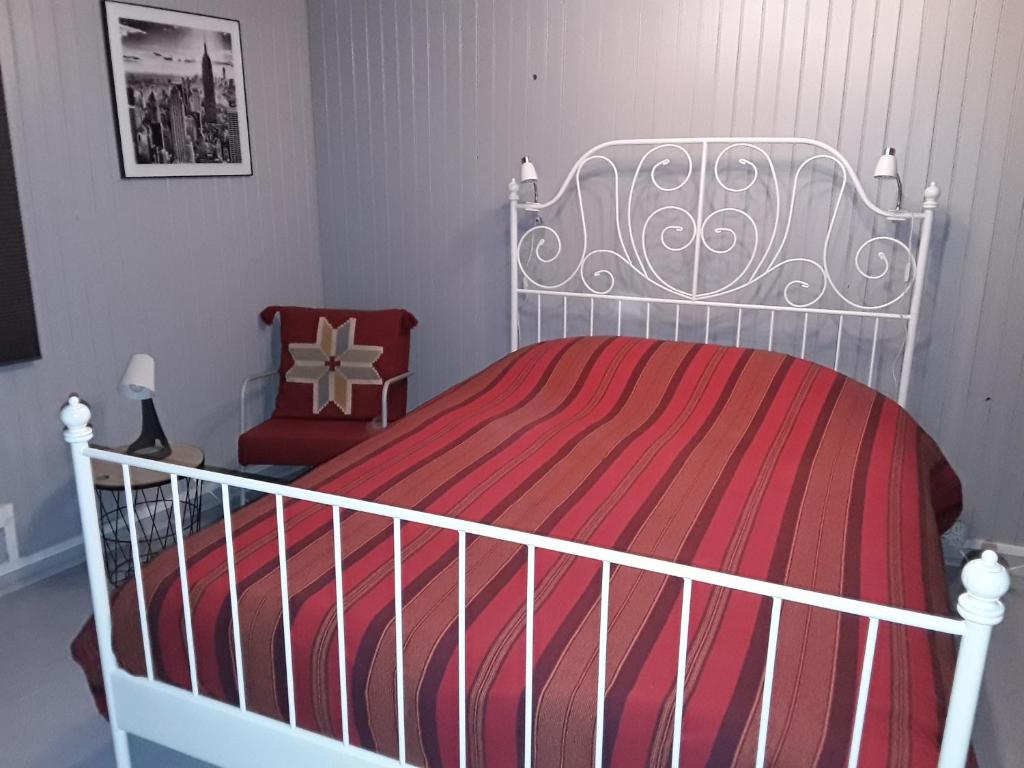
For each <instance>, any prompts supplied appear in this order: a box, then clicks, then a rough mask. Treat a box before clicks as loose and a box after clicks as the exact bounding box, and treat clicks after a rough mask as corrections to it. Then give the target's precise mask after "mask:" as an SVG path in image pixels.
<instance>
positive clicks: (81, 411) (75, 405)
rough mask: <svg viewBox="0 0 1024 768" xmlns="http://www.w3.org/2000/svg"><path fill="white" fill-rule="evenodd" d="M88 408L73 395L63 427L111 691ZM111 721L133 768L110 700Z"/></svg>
mask: <svg viewBox="0 0 1024 768" xmlns="http://www.w3.org/2000/svg"><path fill="white" fill-rule="evenodd" d="M91 416H92V413H91V412H90V411H89V406H87V405H86V404H85V403H83V402H82V401H81V400H80V399H79V398H78V396H77V395H71V397H69V398H68V402H67V405H65V406H64V407H63V408H62V409H61V412H60V420H61V421H62V422H63V423H64V440H65V441H66V442H67V443H68V445H69V446H71V465H72V468H73V470H74V473H75V492H76V494H77V496H78V511H79V514H80V516H81V522H82V545H83V547H84V548H85V566H86V572H87V573H88V575H89V594H90V596H91V597H92V613H93V620H94V621H95V624H96V644H97V646H98V647H99V653H100V669H101V670H102V672H103V687H104V689H105V690H107V691H109V690H111V688H112V686H111V684H110V676H111V673H112V672H113V671H114V670H115V669H117V659H116V658H115V656H114V643H113V628H112V625H111V619H110V597H109V595H108V593H107V573H106V566H105V561H104V559H103V540H102V538H101V537H100V519H99V515H97V513H96V489H95V487H94V486H93V482H92V460H91V459H90V458H89V457H88V456H86V455H85V453H84V450H85V449H86V448H88V447H89V441H90V440H91V439H92V426H91V425H90V424H89V420H90V418H91ZM107 713H108V715H109V717H110V735H111V737H112V738H113V741H114V764H115V765H116V766H117V768H130V766H131V758H130V756H129V754H128V734H127V732H126V731H123V730H121V729H120V728H119V727H118V718H117V701H115V700H114V698H113V697H108V698H107Z"/></svg>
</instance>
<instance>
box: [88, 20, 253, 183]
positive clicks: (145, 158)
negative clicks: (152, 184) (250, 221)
mask: <svg viewBox="0 0 1024 768" xmlns="http://www.w3.org/2000/svg"><path fill="white" fill-rule="evenodd" d="M103 11H104V29H105V32H106V38H107V58H108V62H109V65H110V67H109V69H110V81H111V88H112V92H113V94H112V95H113V102H114V111H115V113H116V117H117V120H116V122H117V126H116V127H117V140H118V149H119V151H120V160H121V175H122V177H123V178H130V179H134V178H167V177H183V176H251V175H252V155H251V153H250V147H249V115H248V108H247V104H246V99H245V72H244V65H243V60H242V38H241V25H240V24H239V22H238V21H236V20H234V19H225V18H220V17H217V16H208V15H205V14H199V13H189V12H185V11H175V10H169V9H166V8H157V7H154V6H148V5H137V4H134V3H123V2H115V1H114V0H104V3H103Z"/></svg>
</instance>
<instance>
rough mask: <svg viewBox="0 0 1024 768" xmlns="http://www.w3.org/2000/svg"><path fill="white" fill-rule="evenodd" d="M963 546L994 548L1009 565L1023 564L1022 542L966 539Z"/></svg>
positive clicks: (1023, 550) (1023, 551) (968, 547)
mask: <svg viewBox="0 0 1024 768" xmlns="http://www.w3.org/2000/svg"><path fill="white" fill-rule="evenodd" d="M965 548H966V549H994V550H995V551H996V552H998V553H999V554H1000V555H1002V556H1003V557H1004V558H1006V560H1007V562H1009V563H1010V566H1011V567H1015V566H1018V565H1024V545H1022V544H1008V543H1007V542H1004V541H991V540H989V539H968V540H967V541H966V543H965ZM1018 573H1019V571H1018Z"/></svg>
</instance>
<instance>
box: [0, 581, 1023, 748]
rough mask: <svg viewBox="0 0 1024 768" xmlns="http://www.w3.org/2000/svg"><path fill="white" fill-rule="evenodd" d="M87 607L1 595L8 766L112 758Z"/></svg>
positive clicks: (1001, 700) (1018, 713)
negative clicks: (88, 649) (80, 643)
mask: <svg viewBox="0 0 1024 768" xmlns="http://www.w3.org/2000/svg"><path fill="white" fill-rule="evenodd" d="M954 580H955V574H953V576H952V578H951V581H954ZM1006 602H1007V621H1006V623H1005V624H1004V625H1003V626H1002V627H1000V628H999V630H998V631H997V632H996V634H995V636H994V638H993V641H992V656H991V660H990V667H989V669H990V672H989V674H988V675H987V677H986V680H985V690H984V693H983V695H982V702H981V706H980V710H979V714H978V724H977V728H976V731H975V748H976V750H977V753H978V759H979V763H980V765H981V766H982V768H996V767H997V766H998V767H999V768H1002V767H1003V766H1019V765H1024V728H1022V727H1021V722H1022V720H1024V717H1022V715H1024V704H1022V703H1021V696H1022V692H1024V578H1021V577H1020V576H1018V577H1015V578H1014V587H1013V590H1012V591H1011V592H1010V594H1009V595H1008V596H1007V601H1006ZM89 613H90V608H89V591H88V586H87V583H86V579H85V571H84V569H83V568H74V569H72V570H70V571H67V572H65V573H62V574H60V575H57V576H54V577H53V578H51V579H48V580H46V581H43V582H40V583H39V584H36V585H33V586H31V587H28V588H27V589H23V590H21V591H20V592H15V593H13V594H10V595H7V596H5V597H3V598H0V693H2V696H0V763H2V764H3V765H4V766H7V768H23V767H24V768H29V767H31V768H35V767H36V766H45V768H99V767H100V766H110V765H113V759H114V758H113V752H112V751H111V747H110V731H109V730H108V728H107V722H106V720H104V719H102V718H101V717H100V716H99V715H98V714H96V710H95V709H94V707H93V704H92V701H91V699H90V697H89V693H88V690H87V689H86V686H85V681H84V679H83V678H82V675H81V672H80V671H79V669H78V667H77V666H76V665H75V664H74V662H73V661H72V660H71V657H70V655H69V653H68V644H69V643H70V641H71V638H72V637H74V635H75V634H76V633H77V632H78V630H79V628H80V627H81V626H82V623H83V622H84V621H85V619H86V617H87V616H88V615H89ZM131 750H132V758H133V762H134V764H135V765H136V766H154V767H156V768H199V766H201V765H203V764H202V763H199V762H197V761H194V760H191V759H189V758H187V757H184V756H182V755H179V754H177V753H174V752H170V751H168V750H166V749H163V748H162V747H159V746H157V745H155V744H151V743H148V742H144V741H141V740H133V741H132V746H131Z"/></svg>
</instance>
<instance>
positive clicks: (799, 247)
mask: <svg viewBox="0 0 1024 768" xmlns="http://www.w3.org/2000/svg"><path fill="white" fill-rule="evenodd" d="M769 149H771V150H772V152H769ZM616 152H619V153H628V152H632V153H633V156H632V158H627V159H626V160H625V161H624V160H623V159H621V158H616V157H615V153H616ZM641 152H642V154H641ZM773 152H774V153H775V154H776V155H777V154H779V153H785V154H786V155H787V157H786V159H787V160H788V170H789V173H788V176H786V177H785V178H780V172H779V168H780V166H779V165H778V164H777V161H776V157H775V156H773ZM636 155H639V157H636ZM627 164H628V166H629V170H627V171H620V167H625V166H626V165H627ZM822 179H826V180H827V182H828V183H827V185H825V187H824V188H822V189H821V190H820V191H819V192H817V193H815V189H814V188H813V187H814V184H820V182H821V181H822ZM599 180H603V181H604V183H605V184H606V185H608V186H606V187H605V189H608V188H610V194H611V199H610V201H609V202H608V204H606V205H604V206H597V210H596V212H595V210H594V208H595V205H596V203H595V202H594V200H592V201H591V202H590V203H589V204H588V202H587V195H588V189H589V188H590V185H594V184H596V183H597V182H598V181H599ZM509 189H510V198H511V202H512V217H511V226H512V233H511V234H512V237H511V248H512V254H511V255H512V281H513V286H512V288H513V290H512V298H513V307H512V313H513V317H512V321H513V346H517V344H518V332H517V329H518V322H519V308H518V304H519V298H520V297H521V296H522V295H524V294H535V295H537V297H538V300H537V307H538V308H537V327H538V331H537V335H538V338H540V336H541V332H540V327H541V316H540V297H541V296H543V295H548V294H550V295H553V296H561V297H562V299H563V303H565V302H567V301H568V300H569V299H573V300H575V299H579V298H588V297H589V298H591V299H594V298H598V299H605V298H613V299H615V300H617V301H619V302H622V301H641V302H645V301H646V302H660V303H670V304H673V303H674V304H677V305H682V306H691V305H700V306H706V307H712V306H713V307H724V308H730V307H731V308H735V309H737V310H739V311H740V313H741V314H740V318H742V311H743V310H744V309H754V310H769V311H771V312H772V321H773V322H774V317H775V312H776V311H790V312H791V311H797V312H804V313H806V314H805V317H806V316H807V315H814V314H829V315H838V316H840V320H839V322H840V323H841V322H842V317H843V316H850V315H852V316H856V317H875V318H876V320H877V319H879V318H881V319H887V320H900V321H903V322H904V323H905V324H906V326H907V340H906V347H905V349H906V351H905V353H904V354H903V360H902V372H901V380H900V382H899V390H900V399H901V402H904V401H905V397H906V383H907V382H906V380H907V379H908V378H909V370H910V362H911V359H912V355H913V340H914V334H915V332H916V325H917V314H918V312H919V309H920V286H921V284H922V281H921V280H920V279H919V275H920V273H921V271H922V270H923V268H924V260H925V258H926V255H927V247H928V241H929V236H930V229H931V219H932V212H933V210H934V208H935V207H936V202H937V198H938V189H937V188H935V187H934V185H932V186H930V187H929V189H928V190H927V192H926V195H925V201H924V210H923V212H920V213H918V212H906V211H885V210H883V209H882V208H880V207H879V206H878V205H876V204H875V203H874V202H872V201H871V200H870V199H869V198H868V196H867V194H866V193H865V191H864V187H863V185H862V184H861V182H860V180H859V178H858V177H857V174H856V173H855V172H854V169H853V167H852V166H851V164H850V162H849V161H848V160H847V159H846V158H845V157H843V155H841V154H840V153H839V152H838V151H837V150H836V149H834V148H832V147H830V146H828V145H827V144H823V143H822V142H818V141H816V140H813V139H802V138H693V139H652V140H635V139H634V140H622V141H610V142H605V143H604V144H600V145H598V146H597V147H594V148H593V149H591V150H589V151H588V152H586V153H584V154H583V155H582V156H581V157H580V158H579V159H578V160H577V161H576V163H575V164H574V165H573V167H572V169H571V170H570V172H569V174H568V175H567V176H566V178H565V180H564V181H563V182H562V185H561V187H560V189H559V190H558V192H557V193H556V194H555V195H554V196H553V197H552V198H551V199H550V200H548V201H547V202H539V203H520V202H519V198H518V187H517V185H515V183H514V182H513V184H510V187H509ZM806 190H810V191H806ZM851 193H852V203H853V206H850V202H851V200H850V197H851ZM801 194H803V195H804V197H803V198H801ZM573 197H574V198H575V201H574V202H575V204H574V205H573V202H572V201H571V198H573ZM595 199H596V198H595ZM652 199H653V201H654V202H651V200H652ZM566 206H569V207H568V208H567V207H566ZM844 206H850V207H852V208H856V209H858V210H854V211H853V212H849V208H844ZM811 210H813V211H815V212H819V213H820V214H821V215H820V216H818V218H817V220H814V221H809V220H810V219H813V218H814V217H812V216H810V215H809V213H808V212H809V211H811ZM570 211H572V212H573V213H574V215H573V216H572V217H570V218H575V219H576V221H575V228H576V229H577V230H578V232H577V233H576V235H575V242H574V243H573V245H572V247H571V248H570V245H569V243H568V242H567V241H566V238H565V231H566V230H565V228H564V227H561V226H556V224H555V223H553V222H552V216H553V215H554V214H562V215H563V216H564V215H567V214H568V213H569V212H570ZM841 211H844V212H847V215H848V217H849V218H842V219H841V218H840V212H841ZM521 212H523V213H533V214H534V216H535V217H534V218H533V219H532V220H530V221H529V222H528V223H526V222H525V221H524V223H525V226H524V227H523V228H520V222H519V213H521ZM542 212H543V213H544V215H545V217H546V218H547V219H548V220H546V221H545V220H542V219H541V218H540V214H541V213H542ZM865 213H866V214H867V217H866V218H865V217H864V215H863V214H865ZM858 215H860V216H861V218H859V219H858V218H856V216H858ZM597 219H601V221H600V225H596V224H595V221H596V220H597ZM919 223H920V227H918V224H919ZM601 226H603V227H604V228H605V229H607V230H608V233H607V235H606V236H600V235H599V234H598V230H599V229H600V228H601ZM809 228H810V229H811V230H815V233H816V234H817V237H815V236H812V235H810V234H808V229H809ZM797 230H800V232H799V233H797ZM915 236H916V241H915ZM649 306H650V305H648V310H647V311H648V316H649V313H650V308H649ZM563 311H564V310H563ZM621 311H622V310H621V306H620V308H619V313H620V320H619V326H620V327H621ZM591 312H593V310H591ZM708 318H709V320H708V322H709V323H710V314H709V315H708ZM592 327H593V319H591V328H592ZM804 328H805V330H804V334H805V336H806V333H807V331H806V320H805V326H804ZM877 332H878V331H877V324H876V326H875V334H876V339H875V342H877ZM839 333H840V336H841V335H842V326H841V325H840V331H839ZM736 335H737V339H738V338H739V331H738V330H737V334H736ZM737 343H739V342H738V341H737ZM838 343H839V341H837V344H838ZM872 355H874V349H872ZM835 357H836V360H837V361H838V358H839V352H838V349H837V351H836V355H835ZM873 366H874V360H872V367H873ZM872 376H873V374H872Z"/></svg>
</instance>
